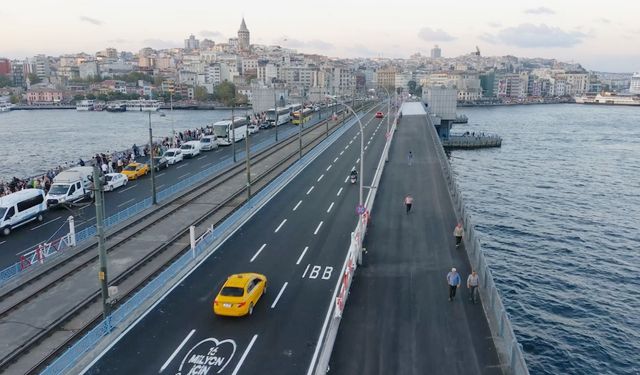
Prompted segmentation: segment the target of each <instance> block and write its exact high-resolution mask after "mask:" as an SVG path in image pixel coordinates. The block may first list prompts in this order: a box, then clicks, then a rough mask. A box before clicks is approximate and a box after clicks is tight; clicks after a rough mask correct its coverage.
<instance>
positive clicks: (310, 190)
mask: <svg viewBox="0 0 640 375" xmlns="http://www.w3.org/2000/svg"><path fill="white" fill-rule="evenodd" d="M313 188H314V187H313V186H312V187H310V188H309V190H307V195H309V194H311V192H312V191H313Z"/></svg>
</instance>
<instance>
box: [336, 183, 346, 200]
mask: <svg viewBox="0 0 640 375" xmlns="http://www.w3.org/2000/svg"><path fill="white" fill-rule="evenodd" d="M345 182H346V181H345ZM341 193H342V188H340V190H338V194H336V196H337V197H339V196H340V194H341Z"/></svg>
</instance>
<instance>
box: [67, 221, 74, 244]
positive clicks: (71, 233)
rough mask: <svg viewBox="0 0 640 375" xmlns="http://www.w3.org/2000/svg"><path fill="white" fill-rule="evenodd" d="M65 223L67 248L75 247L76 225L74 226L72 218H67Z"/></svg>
mask: <svg viewBox="0 0 640 375" xmlns="http://www.w3.org/2000/svg"><path fill="white" fill-rule="evenodd" d="M67 221H68V222H69V247H75V246H76V224H75V220H74V219H73V216H69V217H68V218H67Z"/></svg>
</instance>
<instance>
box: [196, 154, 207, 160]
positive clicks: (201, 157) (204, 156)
mask: <svg viewBox="0 0 640 375" xmlns="http://www.w3.org/2000/svg"><path fill="white" fill-rule="evenodd" d="M206 157H207V155H202V156H200V157H199V158H196V160H202V159H204V158H206Z"/></svg>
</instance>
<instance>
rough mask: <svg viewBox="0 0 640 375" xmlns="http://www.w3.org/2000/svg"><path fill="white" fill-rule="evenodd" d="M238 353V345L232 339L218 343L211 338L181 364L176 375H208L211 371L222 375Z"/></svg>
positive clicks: (200, 343) (205, 340)
mask: <svg viewBox="0 0 640 375" xmlns="http://www.w3.org/2000/svg"><path fill="white" fill-rule="evenodd" d="M235 353H236V343H235V341H233V340H231V339H225V340H221V341H218V340H217V339H216V338H213V337H210V338H208V339H204V340H202V341H200V342H199V343H197V344H196V345H194V346H193V348H191V350H189V352H188V353H187V355H186V356H185V357H184V359H183V360H182V363H180V368H179V369H178V372H177V373H176V375H187V374H206V373H208V372H209V371H210V370H213V373H215V374H220V373H221V372H222V371H223V370H224V368H225V367H227V365H228V364H229V363H230V362H231V359H232V358H233V355H234V354H235Z"/></svg>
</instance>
